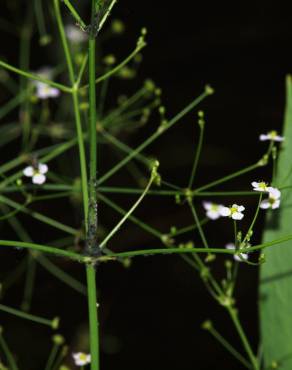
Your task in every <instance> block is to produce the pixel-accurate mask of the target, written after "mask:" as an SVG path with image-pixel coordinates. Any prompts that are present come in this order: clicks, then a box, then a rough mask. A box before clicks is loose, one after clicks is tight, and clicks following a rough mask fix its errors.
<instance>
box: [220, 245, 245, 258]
mask: <svg viewBox="0 0 292 370" xmlns="http://www.w3.org/2000/svg"><path fill="white" fill-rule="evenodd" d="M225 248H226V249H230V250H234V249H236V248H235V244H233V243H228V244H226V245H225ZM233 258H234V259H235V261H238V262H243V261H247V260H248V254H247V253H240V254H234V255H233Z"/></svg>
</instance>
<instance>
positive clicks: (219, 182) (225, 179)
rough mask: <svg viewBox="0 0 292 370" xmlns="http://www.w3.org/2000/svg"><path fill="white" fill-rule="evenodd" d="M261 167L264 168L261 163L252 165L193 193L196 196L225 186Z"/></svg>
mask: <svg viewBox="0 0 292 370" xmlns="http://www.w3.org/2000/svg"><path fill="white" fill-rule="evenodd" d="M261 166H263V165H262V164H261V163H260V162H257V163H255V164H252V165H251V166H248V167H245V168H243V169H242V170H239V171H236V172H233V173H232V174H230V175H227V176H224V177H222V178H220V179H218V180H215V181H212V182H210V183H209V184H206V185H203V186H201V187H199V188H197V189H195V190H194V191H193V193H194V194H196V193H199V192H201V191H202V190H206V189H210V188H212V187H213V186H216V185H220V184H223V183H224V182H227V181H229V180H232V179H234V178H235V177H238V176H241V175H244V174H246V173H248V172H250V171H253V170H255V169H256V168H258V167H261Z"/></svg>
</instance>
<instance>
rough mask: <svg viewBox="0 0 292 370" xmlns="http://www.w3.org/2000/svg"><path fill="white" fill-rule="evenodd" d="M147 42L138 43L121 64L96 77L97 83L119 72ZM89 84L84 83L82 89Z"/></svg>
mask: <svg viewBox="0 0 292 370" xmlns="http://www.w3.org/2000/svg"><path fill="white" fill-rule="evenodd" d="M145 46H146V44H142V45H137V46H136V48H135V49H134V50H133V51H132V53H131V54H129V55H128V56H127V57H126V58H125V59H124V60H123V61H121V62H120V63H119V64H117V65H116V66H115V67H114V68H112V69H111V70H109V71H108V72H106V73H105V74H103V75H102V76H100V77H97V78H96V79H95V83H96V84H99V83H100V82H102V81H104V80H106V79H108V78H110V77H111V76H113V75H115V74H116V73H117V72H119V70H120V69H122V68H123V67H124V66H125V65H127V64H128V63H129V62H130V61H131V60H132V59H133V58H134V57H135V56H136V55H137V54H138V53H139V52H140V51H141V50H142V49H143V48H144V47H145ZM88 87H89V85H84V86H82V87H81V88H80V90H81V91H82V90H84V89H87V88H88Z"/></svg>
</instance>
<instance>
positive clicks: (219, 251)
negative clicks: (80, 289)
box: [98, 234, 292, 261]
mask: <svg viewBox="0 0 292 370" xmlns="http://www.w3.org/2000/svg"><path fill="white" fill-rule="evenodd" d="M289 240H292V235H291V234H290V235H286V236H283V237H282V238H279V239H275V240H273V241H270V242H266V243H262V244H258V245H255V246H253V247H247V248H241V249H240V253H250V252H255V251H259V250H262V249H265V248H268V247H272V246H274V245H277V244H281V243H285V242H286V241H289ZM189 253H214V254H216V253H217V254H229V255H233V254H237V253H238V252H237V251H235V250H232V249H226V248H204V247H203V248H162V249H160V248H156V249H143V250H136V251H129V252H120V253H107V255H106V256H102V257H99V258H98V260H100V261H102V260H107V258H108V257H109V258H111V257H112V258H129V257H136V256H151V255H156V254H189Z"/></svg>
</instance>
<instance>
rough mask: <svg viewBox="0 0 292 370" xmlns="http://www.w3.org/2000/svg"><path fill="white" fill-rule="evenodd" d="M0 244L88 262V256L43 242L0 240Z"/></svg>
mask: <svg viewBox="0 0 292 370" xmlns="http://www.w3.org/2000/svg"><path fill="white" fill-rule="evenodd" d="M0 246H2V247H12V248H24V249H32V250H35V251H38V252H43V253H48V254H53V255H57V256H60V257H67V258H70V259H72V260H75V261H79V262H88V257H86V256H82V255H80V254H78V253H74V252H71V251H66V250H64V249H58V248H54V247H50V246H48V245H43V244H36V243H28V242H20V241H16V240H15V241H14V240H0Z"/></svg>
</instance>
